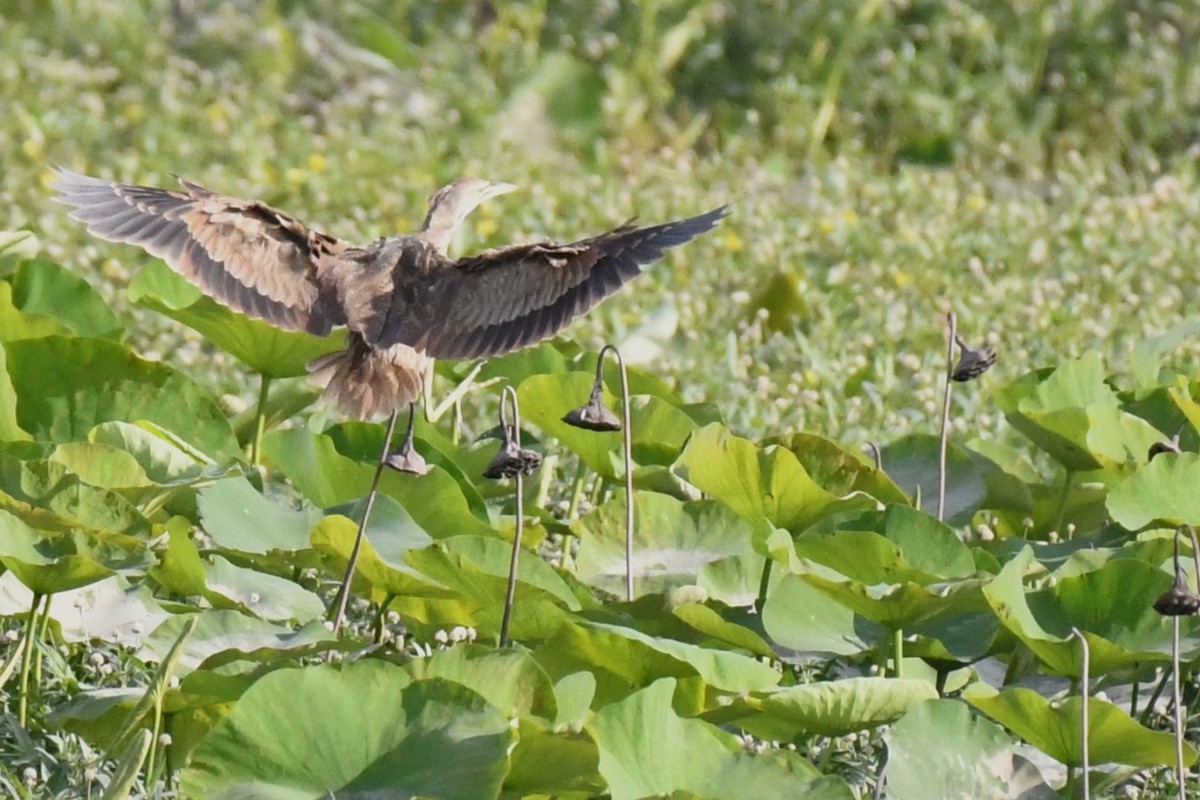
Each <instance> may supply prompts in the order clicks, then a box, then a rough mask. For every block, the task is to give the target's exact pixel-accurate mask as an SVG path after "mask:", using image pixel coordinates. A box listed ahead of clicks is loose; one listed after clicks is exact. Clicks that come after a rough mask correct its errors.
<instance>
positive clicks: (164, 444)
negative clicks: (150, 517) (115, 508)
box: [88, 421, 222, 486]
mask: <svg viewBox="0 0 1200 800" xmlns="http://www.w3.org/2000/svg"><path fill="white" fill-rule="evenodd" d="M88 441H89V442H92V443H94V444H98V445H108V446H110V447H115V448H117V449H119V450H123V451H125V452H126V453H128V454H129V455H131V456H132V457H133V459H134V461H136V462H137V464H138V466H139V467H141V469H142V472H143V473H144V474H145V475H146V478H147V479H148V480H150V481H151V482H153V483H156V484H158V485H160V486H166V485H182V484H188V483H194V482H196V481H201V480H206V479H208V478H211V477H215V476H217V475H219V474H220V473H221V471H222V470H219V469H218V468H216V467H214V466H213V465H212V464H211V462H210V461H209V460H208V458H207V457H205V456H204V455H203V454H202V453H198V452H196V451H195V450H193V449H190V448H187V447H186V446H181V443H180V442H179V441H178V440H175V439H173V438H172V437H171V436H170V435H168V434H167V433H166V432H165V431H163V430H162V429H161V428H159V427H157V426H155V425H146V424H140V425H139V424H133V423H129V422H122V421H113V422H102V423H101V424H99V425H97V426H96V427H94V428H92V430H91V431H89V432H88Z"/></svg>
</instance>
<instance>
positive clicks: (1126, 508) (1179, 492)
mask: <svg viewBox="0 0 1200 800" xmlns="http://www.w3.org/2000/svg"><path fill="white" fill-rule="evenodd" d="M1198 486H1200V454H1197V453H1163V454H1161V455H1159V456H1157V457H1156V458H1155V459H1154V460H1153V461H1151V462H1150V463H1149V464H1146V465H1145V466H1143V467H1139V468H1138V470H1137V472H1134V473H1133V474H1132V475H1130V476H1129V477H1127V478H1125V479H1124V480H1122V481H1121V482H1120V483H1118V484H1117V485H1116V486H1114V487H1112V489H1111V490H1110V491H1109V493H1108V498H1107V500H1106V502H1105V505H1106V506H1107V507H1108V513H1109V514H1111V515H1112V518H1113V520H1114V521H1116V522H1117V523H1119V524H1120V525H1122V526H1124V527H1125V528H1127V529H1128V530H1131V531H1136V530H1139V529H1141V528H1144V527H1146V526H1147V525H1150V524H1151V523H1157V524H1158V525H1159V526H1163V527H1165V526H1172V527H1174V526H1178V525H1200V493H1198V492H1197V491H1196V487H1198Z"/></svg>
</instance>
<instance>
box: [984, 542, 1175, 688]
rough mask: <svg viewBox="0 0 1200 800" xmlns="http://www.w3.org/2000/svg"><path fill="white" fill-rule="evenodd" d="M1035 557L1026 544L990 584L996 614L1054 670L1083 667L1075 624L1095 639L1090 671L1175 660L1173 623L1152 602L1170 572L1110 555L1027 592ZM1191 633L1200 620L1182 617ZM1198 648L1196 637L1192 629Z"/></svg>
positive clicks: (1070, 670) (1090, 642)
mask: <svg viewBox="0 0 1200 800" xmlns="http://www.w3.org/2000/svg"><path fill="white" fill-rule="evenodd" d="M1033 562H1034V557H1033V551H1032V549H1030V548H1026V549H1025V550H1023V551H1021V553H1020V554H1019V555H1017V556H1016V557H1014V558H1013V559H1012V560H1010V561H1009V562H1008V563H1007V564H1006V565H1005V566H1004V569H1002V570H1001V571H1000V574H999V575H997V576H996V578H995V579H994V580H993V581H992V582H991V583H990V584H988V586H987V587H985V588H984V590H983V591H984V595H985V596H986V597H987V599H988V602H989V603H990V604H991V606H992V608H993V610H994V611H995V613H996V616H997V617H998V618H999V619H1000V622H1001V624H1003V625H1004V626H1005V627H1006V628H1008V630H1009V631H1011V632H1012V633H1013V634H1014V635H1015V636H1017V637H1018V638H1019V639H1021V641H1023V642H1024V643H1025V644H1026V645H1028V647H1029V649H1030V650H1032V651H1033V652H1034V653H1035V654H1036V655H1037V656H1038V658H1039V659H1041V661H1042V663H1043V664H1045V665H1046V667H1047V668H1049V669H1050V670H1052V671H1054V672H1057V673H1060V674H1063V675H1070V676H1079V675H1080V674H1081V671H1082V660H1081V658H1082V656H1081V653H1080V646H1079V644H1078V642H1077V641H1075V640H1073V639H1071V638H1069V636H1070V632H1071V628H1072V627H1077V628H1079V629H1080V630H1081V632H1082V633H1083V635H1084V637H1085V638H1086V639H1087V642H1088V650H1089V652H1090V664H1089V668H1090V672H1091V674H1093V675H1101V674H1106V673H1109V672H1114V671H1119V670H1123V669H1128V668H1131V667H1133V666H1135V665H1137V664H1140V663H1145V662H1165V661H1169V660H1170V647H1171V625H1170V622H1169V621H1168V620H1167V619H1165V618H1164V617H1161V616H1160V615H1159V614H1158V612H1156V611H1155V610H1154V608H1153V605H1154V601H1155V599H1157V598H1158V596H1159V595H1160V594H1162V592H1163V591H1165V590H1166V589H1167V587H1168V586H1170V585H1171V576H1170V575H1168V574H1167V573H1165V572H1163V571H1162V570H1160V569H1158V568H1157V567H1154V566H1152V565H1150V564H1146V563H1144V562H1141V561H1138V560H1136V559H1132V558H1119V559H1113V560H1111V561H1109V562H1107V563H1106V564H1105V565H1104V566H1102V567H1101V568H1099V569H1097V570H1093V571H1091V572H1086V573H1083V574H1080V575H1075V576H1070V577H1066V578H1062V579H1060V580H1058V581H1057V582H1056V583H1055V585H1054V586H1053V587H1049V588H1045V589H1039V590H1036V591H1034V592H1027V591H1026V589H1025V587H1024V584H1023V582H1022V578H1023V576H1024V575H1025V573H1026V572H1027V571H1028V570H1029V568H1030V565H1031V564H1032V563H1033ZM1182 623H1183V626H1184V628H1185V630H1186V631H1187V633H1189V634H1191V633H1193V632H1194V631H1195V630H1196V628H1197V623H1196V620H1194V619H1185V620H1183V621H1182ZM1186 641H1187V642H1191V643H1193V644H1192V646H1190V647H1188V650H1189V652H1188V653H1187V654H1185V656H1184V658H1186V659H1190V658H1192V657H1193V655H1194V651H1195V646H1194V642H1195V639H1194V637H1193V636H1192V635H1188V637H1187V639H1186Z"/></svg>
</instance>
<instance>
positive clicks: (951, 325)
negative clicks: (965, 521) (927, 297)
mask: <svg viewBox="0 0 1200 800" xmlns="http://www.w3.org/2000/svg"><path fill="white" fill-rule="evenodd" d="M957 335H958V317H956V316H955V314H954V312H953V311H950V312H947V313H946V388H945V390H944V391H943V393H942V424H941V432H940V433H939V434H938V504H937V518H938V521H939V522H944V521H945V519H946V440H947V438H948V436H949V433H950V395H951V392H952V389H951V387H952V386H953V384H954V339H955V337H956V336H957Z"/></svg>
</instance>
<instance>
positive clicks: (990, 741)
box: [884, 700, 1058, 800]
mask: <svg viewBox="0 0 1200 800" xmlns="http://www.w3.org/2000/svg"><path fill="white" fill-rule="evenodd" d="M884 737H885V740H886V741H887V750H888V760H887V768H886V770H885V772H884V776H885V777H886V779H887V787H888V788H887V791H888V796H889V797H895V798H896V800H926V798H929V797H964V798H965V797H970V798H974V800H1009V798H1012V797H1018V796H1019V797H1021V798H1023V800H1052V798H1056V797H1058V795H1057V794H1056V793H1055V792H1054V791H1053V790H1051V789H1050V788H1049V787H1048V786H1047V785H1046V784H1045V782H1044V781H1042V779H1041V775H1040V774H1039V773H1038V771H1037V769H1036V768H1035V767H1033V765H1031V764H1030V763H1029V762H1027V761H1025V760H1024V759H1022V758H1021V757H1020V756H1017V755H1016V753H1015V752H1014V750H1013V746H1014V745H1015V744H1016V743H1015V742H1014V741H1013V739H1012V738H1011V737H1010V736H1009V735H1008V734H1006V733H1005V732H1004V730H1003V729H1002V728H1000V727H999V726H998V725H996V724H995V723H992V722H989V721H988V720H986V719H983V718H982V717H979V716H976V715H975V714H972V713H971V711H970V709H968V708H967V707H966V706H965V705H963V704H962V703H959V702H955V701H952V700H929V701H928V702H924V703H921V704H919V705H917V706H916V707H915V708H913V709H912V710H910V711H909V712H908V713H907V714H905V715H904V718H903V719H901V720H900V721H899V722H897V723H896V724H895V725H892V726H891V727H890V728H889V729H888V731H887V733H885V734H884Z"/></svg>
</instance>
